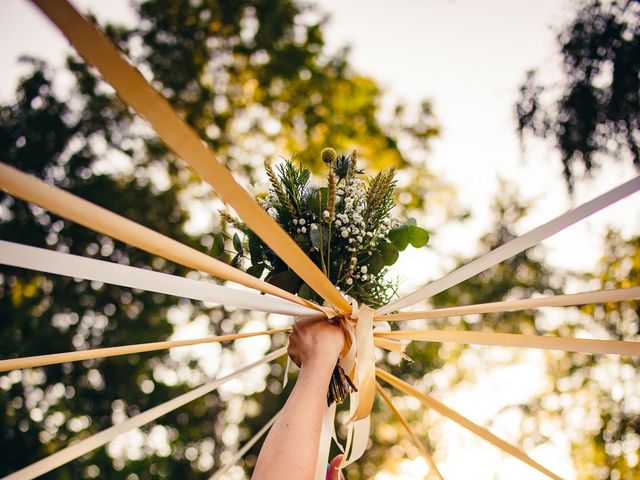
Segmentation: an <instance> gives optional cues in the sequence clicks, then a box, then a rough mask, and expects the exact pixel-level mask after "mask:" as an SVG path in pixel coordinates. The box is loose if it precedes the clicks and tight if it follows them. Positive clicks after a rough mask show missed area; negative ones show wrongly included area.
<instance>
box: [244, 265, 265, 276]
mask: <svg viewBox="0 0 640 480" xmlns="http://www.w3.org/2000/svg"><path fill="white" fill-rule="evenodd" d="M263 272H264V265H263V264H262V263H258V264H256V265H251V266H250V267H249V268H247V273H248V274H249V275H253V276H254V277H256V278H260V277H261V276H262V273H263Z"/></svg>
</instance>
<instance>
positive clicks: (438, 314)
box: [375, 287, 640, 322]
mask: <svg viewBox="0 0 640 480" xmlns="http://www.w3.org/2000/svg"><path fill="white" fill-rule="evenodd" d="M636 298H640V287H629V288H613V289H604V290H593V291H591V292H581V293H571V294H569V295H551V296H547V297H539V298H526V299H522V300H507V301H504V302H491V303H479V304H476V305H464V306H462V307H447V308H436V309H433V310H426V311H420V312H400V313H391V314H387V315H379V316H377V317H375V321H376V322H378V321H386V322H399V321H403V320H427V319H430V318H444V317H454V316H459V315H474V314H480V313H502V312H516V311H519V310H528V309H532V308H542V307H568V306H575V305H588V304H595V303H607V302H621V301H624V300H633V299H636Z"/></svg>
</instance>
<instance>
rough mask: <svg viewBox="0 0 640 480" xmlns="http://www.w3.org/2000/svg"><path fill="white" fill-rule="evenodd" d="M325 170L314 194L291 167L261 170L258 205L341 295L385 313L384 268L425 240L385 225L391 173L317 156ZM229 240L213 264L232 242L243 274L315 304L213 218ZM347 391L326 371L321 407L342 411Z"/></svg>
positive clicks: (218, 244)
mask: <svg viewBox="0 0 640 480" xmlns="http://www.w3.org/2000/svg"><path fill="white" fill-rule="evenodd" d="M321 155H322V160H323V162H324V163H325V164H326V165H327V167H328V173H327V177H326V186H320V187H319V186H315V185H314V184H312V182H311V172H310V171H309V169H307V168H304V167H303V166H302V165H301V164H298V165H296V162H295V159H291V160H285V161H284V162H283V163H280V164H278V165H276V167H275V169H274V168H273V167H272V166H271V163H270V162H268V161H267V162H265V165H264V166H265V170H266V173H267V175H268V177H269V181H270V186H269V191H268V192H267V193H264V194H261V195H258V202H259V203H260V204H261V205H262V207H263V208H264V209H265V210H266V211H267V212H268V213H269V215H270V216H271V217H273V219H274V220H275V221H276V222H278V223H279V224H280V225H281V226H282V228H283V229H284V230H285V231H286V232H287V233H288V234H289V235H290V236H291V237H292V238H293V239H294V241H295V242H296V243H297V244H298V245H299V246H300V247H301V248H302V250H303V251H305V252H307V255H308V256H309V258H311V260H312V261H313V262H314V263H315V264H316V265H318V267H319V268H320V269H321V270H322V271H323V272H324V273H325V275H326V276H327V277H328V278H329V279H330V280H331V282H332V283H333V284H334V285H335V286H336V287H337V288H338V289H339V290H340V291H341V292H342V293H344V294H346V295H349V296H350V297H352V298H353V299H355V300H356V301H357V302H359V303H365V304H367V305H369V306H370V307H372V308H377V307H380V306H382V305H385V304H387V303H388V302H389V300H391V298H392V297H393V296H394V295H395V293H396V287H397V280H396V279H392V278H388V276H387V267H389V266H391V265H393V264H394V263H395V262H396V261H397V260H398V257H399V252H400V251H402V250H404V249H405V248H407V246H408V245H409V244H411V245H412V246H413V247H416V248H420V247H423V246H425V245H426V244H427V242H428V241H429V234H428V232H427V231H426V230H425V229H423V228H420V227H419V226H417V225H416V221H415V220H414V219H412V218H410V219H408V220H407V221H406V222H404V223H401V222H399V221H397V220H395V219H392V218H391V212H392V210H393V207H394V206H395V201H394V188H395V186H396V181H395V179H394V177H395V171H394V170H393V169H391V170H388V171H386V172H380V173H378V174H377V175H376V176H373V177H369V178H362V174H363V172H362V171H361V170H358V167H357V155H356V152H355V151H353V153H351V154H350V155H346V154H340V155H338V154H337V152H336V151H335V150H334V149H333V148H325V149H324V150H323V151H322V154H321ZM221 215H222V218H223V219H224V220H225V221H226V223H227V225H228V226H229V227H231V228H232V229H234V230H235V232H234V233H233V235H231V234H229V233H227V232H226V231H225V232H223V233H219V234H216V235H215V236H214V242H213V246H212V252H211V253H212V254H213V255H214V256H217V257H218V256H223V255H224V254H225V247H224V245H225V237H228V238H230V239H231V240H232V243H233V248H234V256H233V258H232V260H231V263H232V265H234V266H236V267H239V268H243V269H244V268H246V271H247V273H250V274H252V275H254V276H256V277H258V278H264V280H265V281H267V282H269V283H272V284H274V285H277V286H278V287H280V288H282V289H284V290H287V291H289V292H292V293H295V294H297V295H299V296H301V297H303V298H305V299H308V300H311V301H315V302H318V303H320V302H321V301H322V299H321V298H320V297H319V296H318V295H317V294H316V293H315V292H314V291H313V290H311V288H309V286H308V285H306V284H305V283H304V282H303V281H302V279H301V278H300V277H299V276H298V275H296V274H295V273H294V272H293V271H292V270H290V269H289V267H288V266H287V265H286V264H285V263H284V262H283V261H282V260H280V258H279V257H278V256H277V255H276V254H275V253H274V252H273V251H272V250H271V249H270V248H269V247H268V246H267V245H266V244H265V243H264V242H262V240H260V238H259V237H258V236H257V235H256V234H255V233H253V232H252V231H251V230H250V229H249V228H248V227H247V226H246V225H245V224H244V223H242V222H241V221H239V220H237V219H235V218H234V217H232V216H231V215H229V214H228V213H227V212H221ZM352 390H355V387H354V385H353V384H352V382H351V380H350V378H349V376H348V375H346V374H345V372H344V371H343V370H342V369H341V368H340V367H339V366H336V369H335V370H334V373H333V377H332V380H331V384H330V386H329V392H328V393H327V401H328V403H329V404H331V403H333V402H334V401H336V402H338V403H342V401H343V400H344V399H345V398H346V397H347V396H348V394H349V393H350V391H352Z"/></svg>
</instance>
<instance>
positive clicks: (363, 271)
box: [360, 265, 368, 273]
mask: <svg viewBox="0 0 640 480" xmlns="http://www.w3.org/2000/svg"><path fill="white" fill-rule="evenodd" d="M367 270H368V269H367V266H366V265H363V266H362V267H361V268H360V271H361V272H362V273H367Z"/></svg>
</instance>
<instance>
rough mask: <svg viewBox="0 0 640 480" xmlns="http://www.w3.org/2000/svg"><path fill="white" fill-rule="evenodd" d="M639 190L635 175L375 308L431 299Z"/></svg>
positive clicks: (381, 311) (380, 311)
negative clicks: (422, 285)
mask: <svg viewBox="0 0 640 480" xmlns="http://www.w3.org/2000/svg"><path fill="white" fill-rule="evenodd" d="M638 190H640V177H636V178H634V179H632V180H629V181H628V182H625V183H623V184H621V185H619V186H617V187H616V188H613V189H612V190H609V191H608V192H606V193H604V194H602V195H600V196H598V197H596V198H594V199H593V200H590V201H588V202H586V203H583V204H582V205H580V206H579V207H576V208H574V209H573V210H570V211H568V212H567V213H564V214H562V215H560V216H559V217H556V218H555V219H553V220H551V221H549V222H547V223H545V224H543V225H540V226H539V227H537V228H534V229H533V230H531V231H530V232H527V233H526V234H524V235H522V236H521V237H518V238H514V239H513V240H511V241H509V242H507V243H505V244H504V245H501V246H500V247H498V248H496V249H494V250H491V251H490V252H489V253H487V254H485V255H483V256H481V257H480V258H477V259H475V260H473V261H472V262H469V263H467V264H466V265H464V266H462V267H460V268H458V269H457V270H454V271H453V272H451V273H449V274H447V275H445V276H444V277H442V278H440V279H438V280H436V281H435V282H431V283H429V284H428V285H426V286H424V287H422V288H421V289H419V290H417V291H415V292H414V293H412V294H410V295H407V296H405V297H403V298H400V299H398V300H396V301H394V302H391V303H389V304H388V305H386V306H384V307H382V308H380V309H378V311H377V313H378V314H379V315H382V314H384V313H389V312H392V311H393V310H399V309H401V308H405V307H409V306H411V305H414V304H416V303H418V302H421V301H423V300H426V299H428V298H431V297H432V296H434V295H436V294H438V293H440V292H442V291H443V290H446V289H447V288H451V287H453V286H455V285H457V284H459V283H461V282H464V281H465V280H467V279H469V278H471V277H473V276H474V275H477V274H478V273H480V272H482V271H484V270H487V269H488V268H491V267H493V266H494V265H496V264H498V263H500V262H502V261H504V260H506V259H508V258H511V257H513V256H514V255H517V254H518V253H520V252H522V251H524V250H526V249H527V248H529V247H532V246H534V245H536V244H537V243H540V242H541V241H542V240H544V239H546V238H548V237H550V236H551V235H554V234H556V233H558V232H559V231H561V230H564V229H565V228H567V227H569V226H571V225H573V224H574V223H576V222H578V221H580V220H582V219H584V218H586V217H588V216H590V215H592V214H594V213H596V212H597V211H599V210H602V209H603V208H606V207H608V206H609V205H611V204H612V203H615V202H617V201H618V200H621V199H623V198H625V197H627V196H629V195H631V194H632V193H635V192H637V191H638Z"/></svg>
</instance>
